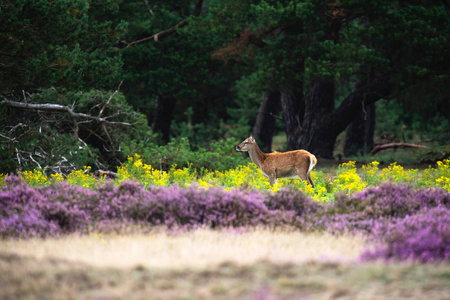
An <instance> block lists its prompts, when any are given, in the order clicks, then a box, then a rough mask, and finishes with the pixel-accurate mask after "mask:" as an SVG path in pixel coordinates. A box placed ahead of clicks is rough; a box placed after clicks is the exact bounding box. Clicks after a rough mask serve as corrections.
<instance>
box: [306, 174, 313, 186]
mask: <svg viewBox="0 0 450 300" xmlns="http://www.w3.org/2000/svg"><path fill="white" fill-rule="evenodd" d="M306 176H307V177H308V183H309V184H310V185H311V186H312V187H313V188H314V182H313V181H312V179H311V174H310V172H308V173H307V174H306Z"/></svg>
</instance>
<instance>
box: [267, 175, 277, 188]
mask: <svg viewBox="0 0 450 300" xmlns="http://www.w3.org/2000/svg"><path fill="white" fill-rule="evenodd" d="M267 177H269V181H270V186H271V187H273V185H274V184H275V183H277V175H276V173H275V172H272V173H270V174H268V176H267Z"/></svg>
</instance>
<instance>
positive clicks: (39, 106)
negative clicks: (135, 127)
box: [1, 99, 131, 126]
mask: <svg viewBox="0 0 450 300" xmlns="http://www.w3.org/2000/svg"><path fill="white" fill-rule="evenodd" d="M1 103H5V104H7V105H9V106H11V107H16V108H23V109H32V110H54V111H65V112H66V113H68V114H69V115H70V116H71V117H73V118H84V119H89V120H94V121H97V122H99V123H107V124H117V125H124V126H131V124H130V123H126V122H111V121H108V120H107V119H106V118H103V117H95V116H91V115H88V114H84V113H77V112H74V111H73V110H72V109H71V108H70V107H68V106H65V105H60V104H53V103H46V104H33V103H25V102H17V101H11V100H7V99H4V100H2V102H1Z"/></svg>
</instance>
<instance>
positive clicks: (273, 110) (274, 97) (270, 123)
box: [252, 91, 281, 152]
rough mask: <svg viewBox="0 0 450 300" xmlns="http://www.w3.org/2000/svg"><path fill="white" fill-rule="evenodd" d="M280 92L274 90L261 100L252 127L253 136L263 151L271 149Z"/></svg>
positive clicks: (278, 109) (279, 106) (278, 110)
mask: <svg viewBox="0 0 450 300" xmlns="http://www.w3.org/2000/svg"><path fill="white" fill-rule="evenodd" d="M280 98H281V93H280V91H274V92H272V93H270V94H269V96H268V97H267V98H266V99H264V101H263V102H261V105H260V107H259V112H258V116H257V117H256V123H255V127H253V133H252V134H253V137H254V138H255V139H256V140H258V141H260V142H261V149H262V150H263V151H264V152H271V151H272V138H273V134H274V132H275V122H276V118H277V117H278V113H279V112H280V108H281V105H280V103H281V100H280Z"/></svg>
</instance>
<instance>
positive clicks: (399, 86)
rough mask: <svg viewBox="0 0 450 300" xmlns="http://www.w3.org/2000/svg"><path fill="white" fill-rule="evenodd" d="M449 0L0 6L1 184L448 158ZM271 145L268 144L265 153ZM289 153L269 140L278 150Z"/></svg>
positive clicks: (116, 0) (60, 1) (90, 0)
mask: <svg viewBox="0 0 450 300" xmlns="http://www.w3.org/2000/svg"><path fill="white" fill-rule="evenodd" d="M449 8H450V6H449V4H448V2H447V1H382V0H375V1H355V0H342V1H329V0H328V1H322V0H317V1H305V0H303V1H298V0H297V1H269V0H266V1H228V0H222V1H218V0H205V1H201V0H191V1H188V0H186V1H170V0H165V1H158V0H154V1H147V0H139V1H137V0H136V1H120V0H108V1H105V0H85V1H76V2H74V1H65V0H55V1H46V0H35V1H27V0H21V1H9V0H6V1H0V27H1V28H0V29H1V30H0V93H1V95H2V96H1V100H0V103H1V104H0V111H1V114H0V173H9V172H13V171H15V170H17V169H22V170H30V169H35V168H39V169H45V170H47V171H48V172H58V173H62V174H67V173H69V172H70V171H72V170H74V169H81V168H83V166H92V167H93V168H94V169H102V170H113V171H115V170H116V167H117V166H119V165H121V164H122V163H123V162H124V161H126V159H127V157H128V156H133V155H134V153H140V155H141V157H142V158H143V160H144V161H145V162H147V163H149V164H152V165H153V166H158V167H160V168H165V169H168V168H170V167H171V166H172V165H173V164H177V165H178V166H180V167H182V166H184V165H187V164H188V163H189V162H190V163H191V164H192V163H194V164H195V165H194V166H193V167H196V168H201V167H204V168H209V169H225V168H229V167H234V166H235V165H236V164H237V163H239V162H241V161H242V156H241V155H240V154H237V153H234V152H233V145H234V144H237V143H238V142H240V141H241V140H243V139H244V138H246V137H248V135H249V134H250V133H253V136H254V137H255V138H256V139H257V141H258V142H259V144H260V146H261V147H262V148H263V149H264V150H265V151H270V150H272V149H276V150H278V151H284V150H290V149H299V148H302V149H307V150H309V151H311V152H312V153H314V154H315V155H316V156H318V157H320V158H333V157H338V156H344V157H355V156H360V155H366V154H368V153H369V152H370V151H371V150H372V149H373V147H374V145H376V144H377V143H381V144H382V143H387V142H408V143H414V144H420V145H427V146H429V148H428V150H426V152H421V154H420V156H416V157H413V158H412V160H414V161H417V162H422V161H423V162H428V161H437V160H441V159H444V158H446V157H448V156H449V153H450V150H449V147H448V145H449V140H450V123H449V119H450V99H449V97H450V93H449V90H448V87H449V86H450V84H449V83H450V80H449V61H450V54H449V52H450V50H449V49H450V18H449ZM274 137H277V139H276V140H275V142H274V140H273V138H274ZM284 137H285V142H280V140H282V141H284Z"/></svg>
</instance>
